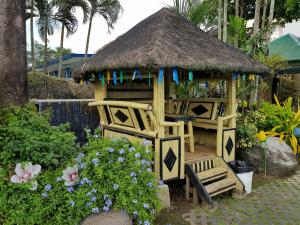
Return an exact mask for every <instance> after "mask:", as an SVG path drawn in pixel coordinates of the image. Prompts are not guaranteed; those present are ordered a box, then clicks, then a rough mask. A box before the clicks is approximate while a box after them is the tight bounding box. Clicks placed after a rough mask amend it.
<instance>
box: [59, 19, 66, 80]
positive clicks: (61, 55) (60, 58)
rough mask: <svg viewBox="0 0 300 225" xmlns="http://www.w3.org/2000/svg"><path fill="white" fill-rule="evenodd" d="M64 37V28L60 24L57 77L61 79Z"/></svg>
mask: <svg viewBox="0 0 300 225" xmlns="http://www.w3.org/2000/svg"><path fill="white" fill-rule="evenodd" d="M64 37H65V26H64V25H63V24H62V27H61V36H60V53H59V55H60V56H59V65H58V77H62V61H63V49H64Z"/></svg>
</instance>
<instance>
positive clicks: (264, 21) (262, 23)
mask: <svg viewBox="0 0 300 225" xmlns="http://www.w3.org/2000/svg"><path fill="white" fill-rule="evenodd" d="M268 3H269V1H268V0H264V4H263V5H264V6H263V15H262V18H261V29H262V30H263V29H264V28H265V24H266V17H267V8H268Z"/></svg>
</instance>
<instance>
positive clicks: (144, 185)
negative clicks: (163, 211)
mask: <svg viewBox="0 0 300 225" xmlns="http://www.w3.org/2000/svg"><path fill="white" fill-rule="evenodd" d="M88 137H89V142H88V144H87V145H86V146H84V147H83V149H82V150H83V151H82V153H80V154H79V155H78V156H77V157H76V158H75V159H74V160H73V161H71V162H69V163H68V165H66V166H64V168H58V169H57V170H54V171H51V170H48V171H44V172H43V171H42V172H41V173H40V175H39V176H37V177H36V180H37V181H38V183H39V186H38V187H37V190H35V191H29V190H28V187H27V186H26V188H25V186H23V184H18V185H16V184H13V183H11V182H10V181H9V180H0V224H5V225H8V224H28V225H30V224H49V225H50V224H51V225H52V224H55V225H60V224H64V225H65V224H72V225H74V224H79V223H80V222H81V221H82V220H83V219H84V218H86V217H87V216H88V215H90V214H94V213H100V212H107V211H110V210H121V211H125V212H126V213H128V214H129V215H130V216H131V218H132V220H133V222H134V224H143V225H148V224H153V221H154V217H155V215H156V212H157V210H158V208H159V199H158V195H157V193H158V191H157V181H156V180H155V177H154V174H153V173H152V172H151V171H152V163H151V161H152V158H153V155H152V151H151V149H150V147H149V143H147V142H145V143H144V144H145V145H147V146H144V145H139V144H131V143H130V142H129V141H128V140H127V139H119V140H102V139H100V138H98V137H99V136H98V135H95V136H92V135H91V134H89V135H88Z"/></svg>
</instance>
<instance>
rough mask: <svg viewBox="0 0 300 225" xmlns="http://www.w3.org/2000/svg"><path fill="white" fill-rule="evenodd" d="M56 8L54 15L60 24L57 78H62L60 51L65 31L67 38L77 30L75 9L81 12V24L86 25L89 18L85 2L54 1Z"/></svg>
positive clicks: (77, 0)
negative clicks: (79, 9)
mask: <svg viewBox="0 0 300 225" xmlns="http://www.w3.org/2000/svg"><path fill="white" fill-rule="evenodd" d="M55 4H56V5H57V7H58V11H57V13H56V18H57V20H58V21H59V22H60V23H61V38H60V57H59V69H58V76H59V77H61V76H62V73H61V72H62V71H61V70H62V60H63V55H62V50H63V48H64V38H65V29H66V30H67V37H68V36H69V35H72V34H74V33H75V32H76V31H77V28H78V20H77V18H76V16H75V10H76V8H81V9H82V11H83V23H86V22H87V21H88V18H89V13H90V7H89V5H88V3H87V2H86V1H85V0H55Z"/></svg>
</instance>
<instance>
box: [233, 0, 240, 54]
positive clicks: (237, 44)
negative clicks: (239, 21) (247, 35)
mask: <svg viewBox="0 0 300 225" xmlns="http://www.w3.org/2000/svg"><path fill="white" fill-rule="evenodd" d="M239 3H240V1H239V0H235V17H236V18H237V17H239V7H240V4H239ZM234 47H235V48H238V47H239V36H238V34H236V35H235V38H234Z"/></svg>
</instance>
